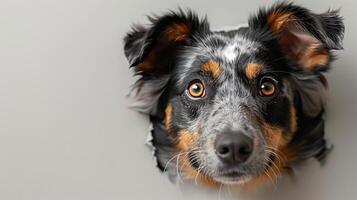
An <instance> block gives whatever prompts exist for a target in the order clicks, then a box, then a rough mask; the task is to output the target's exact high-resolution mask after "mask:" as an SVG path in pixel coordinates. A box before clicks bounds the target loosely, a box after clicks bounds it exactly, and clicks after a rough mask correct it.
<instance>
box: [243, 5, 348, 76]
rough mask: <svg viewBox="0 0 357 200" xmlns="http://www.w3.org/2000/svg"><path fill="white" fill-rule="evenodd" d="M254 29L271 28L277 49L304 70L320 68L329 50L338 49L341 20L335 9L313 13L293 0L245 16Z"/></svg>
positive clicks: (325, 62) (340, 45)
mask: <svg viewBox="0 0 357 200" xmlns="http://www.w3.org/2000/svg"><path fill="white" fill-rule="evenodd" d="M249 27H250V28H251V29H252V30H255V31H263V32H271V33H272V34H273V37H274V38H276V40H277V42H278V46H279V48H280V50H281V53H282V54H284V55H285V56H286V57H287V59H289V60H291V61H293V62H294V63H296V64H297V65H298V66H299V67H301V69H302V70H304V71H312V72H318V71H324V70H326V69H328V64H329V62H330V61H331V57H332V55H331V53H330V50H339V49H342V39H343V34H344V24H343V22H342V18H341V17H340V16H339V15H338V11H337V10H329V11H327V12H325V13H322V14H315V13H312V12H310V11H309V10H307V9H305V8H303V7H300V6H296V5H294V4H293V3H284V2H279V3H277V4H275V5H273V6H272V7H271V8H269V9H261V10H260V11H259V12H258V14H257V15H256V16H253V17H251V18H250V19H249Z"/></svg>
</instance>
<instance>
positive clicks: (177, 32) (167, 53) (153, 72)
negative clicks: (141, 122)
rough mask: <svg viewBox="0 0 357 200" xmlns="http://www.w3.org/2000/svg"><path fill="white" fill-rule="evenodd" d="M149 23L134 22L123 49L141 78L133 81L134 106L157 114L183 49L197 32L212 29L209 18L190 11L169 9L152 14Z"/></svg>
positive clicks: (201, 32) (206, 31) (139, 109)
mask: <svg viewBox="0 0 357 200" xmlns="http://www.w3.org/2000/svg"><path fill="white" fill-rule="evenodd" d="M149 20H150V22H151V24H150V25H149V26H148V27H144V26H135V27H134V28H133V30H132V31H131V32H129V33H128V34H127V35H126V36H125V38H124V51H125V55H126V57H127V59H128V61H129V64H130V67H133V68H134V70H135V72H136V74H137V75H140V76H141V78H140V79H139V80H138V81H137V82H136V84H135V85H134V88H133V91H134V92H132V96H134V98H135V99H134V102H133V105H132V107H133V108H134V109H136V110H137V111H140V112H143V113H146V114H154V113H155V112H156V111H155V110H156V104H157V103H158V101H159V98H160V96H161V94H162V93H163V91H164V89H165V87H166V85H167V82H168V81H169V80H170V72H172V70H173V67H174V66H175V63H176V59H177V54H178V51H179V50H180V49H183V48H184V47H185V46H188V45H191V44H192V43H193V41H194V40H195V38H196V37H195V36H197V35H204V34H206V33H208V32H209V24H208V22H207V20H206V19H202V20H201V19H199V18H198V16H197V15H196V14H194V13H193V12H191V11H187V12H184V11H182V10H181V9H180V10H179V11H178V12H170V13H167V14H165V15H163V16H161V17H157V16H155V17H149Z"/></svg>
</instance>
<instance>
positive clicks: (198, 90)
mask: <svg viewBox="0 0 357 200" xmlns="http://www.w3.org/2000/svg"><path fill="white" fill-rule="evenodd" d="M186 91H187V93H188V95H189V96H190V97H191V98H193V99H198V98H201V97H203V96H205V93H206V92H205V86H204V85H203V83H202V82H201V81H200V80H194V81H192V82H191V83H190V84H189V85H188V87H187V90H186Z"/></svg>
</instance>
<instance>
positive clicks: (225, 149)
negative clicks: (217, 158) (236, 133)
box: [218, 146, 229, 155]
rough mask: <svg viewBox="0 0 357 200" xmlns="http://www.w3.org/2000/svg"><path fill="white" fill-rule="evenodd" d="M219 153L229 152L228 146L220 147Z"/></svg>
mask: <svg viewBox="0 0 357 200" xmlns="http://www.w3.org/2000/svg"><path fill="white" fill-rule="evenodd" d="M218 153H219V154H221V155H224V154H228V153H229V148H228V147H227V146H223V147H220V148H219V149H218Z"/></svg>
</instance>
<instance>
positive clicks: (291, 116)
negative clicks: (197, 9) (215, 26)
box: [125, 3, 344, 184]
mask: <svg viewBox="0 0 357 200" xmlns="http://www.w3.org/2000/svg"><path fill="white" fill-rule="evenodd" d="M152 23H153V25H152V27H148V28H143V27H137V28H135V29H134V30H133V31H132V32H131V33H129V34H128V35H127V37H126V38H125V53H126V55H127V57H128V59H129V61H130V64H131V66H134V67H135V70H136V72H137V73H138V74H139V75H141V76H142V78H141V79H140V80H138V82H137V84H136V85H135V91H134V92H133V95H134V96H136V98H137V99H136V102H135V103H136V108H137V109H139V111H142V112H145V113H147V114H150V115H151V118H152V120H153V122H154V123H157V124H159V125H156V126H155V125H154V127H161V128H157V132H159V131H161V132H164V134H161V135H159V134H156V138H155V137H154V145H155V144H156V147H157V148H158V152H157V156H158V158H159V166H160V167H161V168H162V169H163V170H166V169H167V166H168V165H169V164H170V161H172V159H174V158H177V162H178V165H180V170H183V171H184V172H185V174H186V175H187V177H191V178H196V179H197V177H199V179H200V180H202V181H203V180H209V182H213V183H216V182H218V183H224V184H235V183H248V182H254V181H257V180H263V179H265V178H268V177H271V176H274V175H276V174H277V173H279V172H280V171H282V170H283V169H284V168H287V167H288V165H289V164H290V163H291V162H293V161H297V160H302V159H305V158H308V157H313V156H315V157H322V156H323V154H324V152H325V151H326V146H325V140H324V138H323V124H322V122H323V119H322V114H323V111H324V102H325V90H326V82H325V79H324V77H323V76H322V74H321V73H322V72H324V71H326V70H327V69H328V66H329V63H330V62H331V61H332V57H333V56H332V54H331V50H333V49H341V40H342V37H343V31H344V26H343V23H342V21H341V18H340V17H339V16H338V15H337V12H335V11H330V12H326V13H324V14H321V15H317V14H313V13H311V12H310V11H308V10H306V9H304V8H301V7H298V6H295V5H292V4H285V3H280V4H277V5H275V6H273V7H272V8H271V9H268V10H260V12H259V13H258V14H257V15H256V16H253V17H251V18H250V19H249V26H248V27H245V28H240V29H237V30H231V31H212V30H210V28H209V25H208V22H207V21H206V20H200V19H198V18H197V17H196V16H195V15H194V14H192V13H188V14H185V13H184V12H182V11H180V12H179V13H170V14H167V15H165V16H162V17H159V18H157V19H153V20H152ZM160 124H161V125H162V126H160ZM154 131H155V129H154ZM162 137H166V138H165V140H166V142H160V141H162V140H164V139H163V138H162ZM155 140H156V141H155ZM167 141H168V142H167ZM164 154H167V155H164ZM160 156H161V157H162V158H160Z"/></svg>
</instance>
